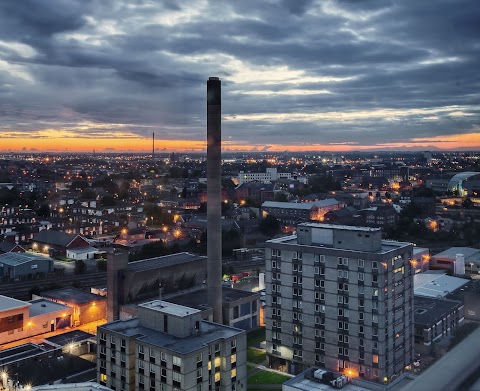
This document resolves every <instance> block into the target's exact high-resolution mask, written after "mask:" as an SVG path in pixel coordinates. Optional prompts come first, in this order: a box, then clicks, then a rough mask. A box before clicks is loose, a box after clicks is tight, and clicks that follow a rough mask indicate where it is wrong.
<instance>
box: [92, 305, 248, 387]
mask: <svg viewBox="0 0 480 391" xmlns="http://www.w3.org/2000/svg"><path fill="white" fill-rule="evenodd" d="M138 310H139V311H138V317H136V318H133V319H129V320H118V321H114V322H110V323H107V324H104V325H102V326H100V327H99V328H98V333H97V343H98V350H97V380H98V381H99V383H100V384H102V385H105V386H107V387H110V388H112V389H122V390H129V391H133V390H138V389H152V390H153V389H156V390H160V389H178V390H192V391H193V390H198V389H202V390H208V389H216V390H241V389H246V387H247V384H246V375H247V372H246V334H245V331H243V330H240V329H236V328H233V327H228V326H223V325H219V324H216V323H211V322H207V321H204V320H202V319H201V314H200V312H201V311H200V310H195V309H192V308H189V307H184V306H180V305H177V304H172V303H167V302H164V301H160V300H154V301H151V302H147V303H144V304H141V305H139V308H138Z"/></svg>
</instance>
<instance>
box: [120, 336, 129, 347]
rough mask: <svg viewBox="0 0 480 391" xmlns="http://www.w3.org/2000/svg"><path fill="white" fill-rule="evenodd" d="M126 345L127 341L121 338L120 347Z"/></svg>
mask: <svg viewBox="0 0 480 391" xmlns="http://www.w3.org/2000/svg"><path fill="white" fill-rule="evenodd" d="M126 345H127V342H126V341H125V340H124V339H123V338H122V339H121V340H120V347H122V348H124V347H126Z"/></svg>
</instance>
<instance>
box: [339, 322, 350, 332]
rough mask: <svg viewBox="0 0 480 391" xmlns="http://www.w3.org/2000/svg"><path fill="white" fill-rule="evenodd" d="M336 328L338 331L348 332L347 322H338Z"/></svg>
mask: <svg viewBox="0 0 480 391" xmlns="http://www.w3.org/2000/svg"><path fill="white" fill-rule="evenodd" d="M338 328H339V329H340V330H348V329H349V326H348V322H338Z"/></svg>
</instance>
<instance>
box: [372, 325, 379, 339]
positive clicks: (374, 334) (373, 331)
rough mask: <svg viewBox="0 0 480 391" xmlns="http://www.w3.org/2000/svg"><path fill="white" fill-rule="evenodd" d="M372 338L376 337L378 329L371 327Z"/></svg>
mask: <svg viewBox="0 0 480 391" xmlns="http://www.w3.org/2000/svg"><path fill="white" fill-rule="evenodd" d="M372 337H378V329H377V328H376V327H372Z"/></svg>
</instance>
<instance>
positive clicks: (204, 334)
mask: <svg viewBox="0 0 480 391" xmlns="http://www.w3.org/2000/svg"><path fill="white" fill-rule="evenodd" d="M98 330H106V331H113V332H117V333H120V334H122V335H124V336H126V337H133V336H137V339H138V341H144V342H145V343H148V344H151V345H154V346H157V347H159V348H164V349H168V350H170V351H172V352H177V353H179V354H188V353H191V352H194V351H196V350H199V349H202V348H204V347H205V346H207V345H209V344H211V343H213V342H215V341H218V340H220V339H227V338H232V337H235V336H238V335H240V334H242V333H244V332H245V331H244V330H241V329H237V328H234V327H229V326H223V325H220V324H217V323H212V322H207V321H201V323H200V331H201V332H200V333H199V334H195V335H192V336H189V337H186V338H179V337H175V336H173V335H170V334H166V333H163V332H161V331H157V330H153V329H149V328H147V327H142V326H139V324H138V318H132V319H128V320H124V321H122V320H118V321H115V322H110V323H107V324H104V325H102V326H99V327H98Z"/></svg>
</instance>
